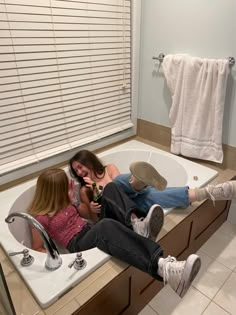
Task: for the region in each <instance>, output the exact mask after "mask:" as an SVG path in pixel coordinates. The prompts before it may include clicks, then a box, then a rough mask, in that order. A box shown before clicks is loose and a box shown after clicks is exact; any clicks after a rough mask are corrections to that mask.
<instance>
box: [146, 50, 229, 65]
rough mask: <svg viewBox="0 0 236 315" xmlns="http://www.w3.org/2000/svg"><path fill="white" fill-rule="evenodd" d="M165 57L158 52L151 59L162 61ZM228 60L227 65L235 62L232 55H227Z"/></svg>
mask: <svg viewBox="0 0 236 315" xmlns="http://www.w3.org/2000/svg"><path fill="white" fill-rule="evenodd" d="M164 58H165V54H163V53H160V54H159V55H158V56H157V57H155V56H154V57H152V59H154V60H158V61H159V62H162V61H163V60H164ZM227 59H228V60H229V65H230V66H233V65H234V64H235V58H234V57H228V58H227Z"/></svg>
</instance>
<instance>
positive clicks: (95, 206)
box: [90, 201, 101, 213]
mask: <svg viewBox="0 0 236 315" xmlns="http://www.w3.org/2000/svg"><path fill="white" fill-rule="evenodd" d="M90 209H91V211H92V212H95V213H100V212H101V205H100V204H99V203H97V202H94V201H91V202H90Z"/></svg>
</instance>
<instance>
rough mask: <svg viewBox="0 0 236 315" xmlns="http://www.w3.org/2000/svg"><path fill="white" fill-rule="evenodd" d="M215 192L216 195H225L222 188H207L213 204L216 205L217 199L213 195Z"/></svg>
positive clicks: (209, 186)
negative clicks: (221, 193)
mask: <svg viewBox="0 0 236 315" xmlns="http://www.w3.org/2000/svg"><path fill="white" fill-rule="evenodd" d="M211 187H212V189H211ZM213 190H214V191H215V192H216V194H220V192H223V195H224V189H223V188H222V187H216V186H211V185H208V186H207V192H208V194H209V196H210V198H211V200H212V201H213V204H214V205H215V201H216V198H215V197H214V196H213V195H212V193H211V191H212V192H213Z"/></svg>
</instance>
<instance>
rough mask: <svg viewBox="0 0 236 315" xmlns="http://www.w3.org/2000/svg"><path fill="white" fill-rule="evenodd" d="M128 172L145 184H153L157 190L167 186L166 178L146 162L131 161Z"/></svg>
mask: <svg viewBox="0 0 236 315" xmlns="http://www.w3.org/2000/svg"><path fill="white" fill-rule="evenodd" d="M130 172H131V173H132V175H133V176H134V177H135V178H137V179H138V180H139V181H141V182H142V183H144V184H145V185H149V186H153V187H155V188H156V189H158V190H164V189H165V188H166V186H167V181H166V179H165V178H164V177H162V176H161V175H160V174H159V173H158V171H157V170H156V169H155V168H154V167H153V166H152V165H151V164H149V163H147V162H142V161H137V162H133V163H131V165H130Z"/></svg>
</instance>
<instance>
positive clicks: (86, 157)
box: [69, 150, 105, 186]
mask: <svg viewBox="0 0 236 315" xmlns="http://www.w3.org/2000/svg"><path fill="white" fill-rule="evenodd" d="M73 162H79V163H81V164H82V165H84V166H86V167H87V168H88V169H90V170H92V171H93V172H94V175H95V176H96V177H97V178H103V177H104V176H105V166H103V164H102V162H101V161H100V160H99V158H98V157H97V156H96V155H95V154H94V153H92V152H91V151H88V150H81V151H79V152H77V153H76V154H75V155H74V156H73V157H72V158H71V159H70V162H69V169H70V173H71V176H72V177H74V178H76V179H77V180H78V181H79V182H80V184H81V186H84V185H86V183H85V182H84V180H83V178H82V177H80V176H78V175H77V174H76V172H75V170H74V169H73V167H72V164H73Z"/></svg>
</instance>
